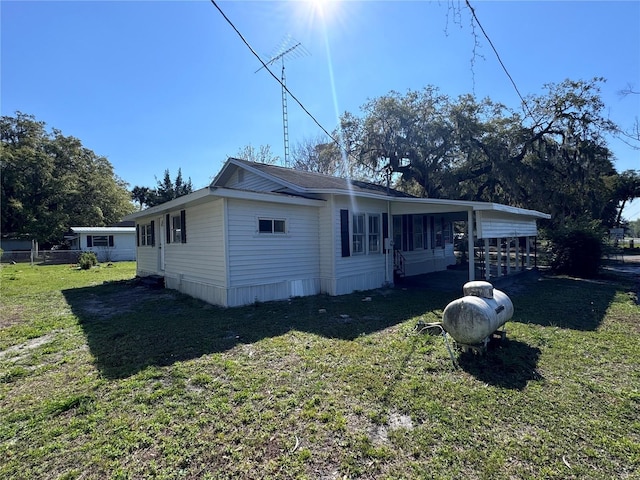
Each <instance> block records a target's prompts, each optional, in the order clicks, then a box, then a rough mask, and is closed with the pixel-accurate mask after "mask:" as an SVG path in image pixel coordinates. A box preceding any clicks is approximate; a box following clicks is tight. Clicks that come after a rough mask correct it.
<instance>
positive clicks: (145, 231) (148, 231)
mask: <svg viewBox="0 0 640 480" xmlns="http://www.w3.org/2000/svg"><path fill="white" fill-rule="evenodd" d="M140 245H146V246H152V245H153V229H152V228H151V224H150V223H148V224H146V225H142V226H141V227H140Z"/></svg>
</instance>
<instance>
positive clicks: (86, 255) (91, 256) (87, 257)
mask: <svg viewBox="0 0 640 480" xmlns="http://www.w3.org/2000/svg"><path fill="white" fill-rule="evenodd" d="M97 264H98V257H97V256H96V254H95V253H94V252H82V253H81V254H80V257H78V265H80V268H81V269H83V270H89V269H90V268H91V267H95V266H96V265H97Z"/></svg>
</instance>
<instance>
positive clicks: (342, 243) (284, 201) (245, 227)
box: [127, 158, 549, 306]
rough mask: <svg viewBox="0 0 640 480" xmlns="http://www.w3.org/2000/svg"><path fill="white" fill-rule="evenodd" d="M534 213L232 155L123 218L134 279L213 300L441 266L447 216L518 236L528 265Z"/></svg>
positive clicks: (366, 284)
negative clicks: (196, 184)
mask: <svg viewBox="0 0 640 480" xmlns="http://www.w3.org/2000/svg"><path fill="white" fill-rule="evenodd" d="M542 218H549V215H547V214H544V213H540V212H537V211H533V210H525V209H521V208H515V207H509V206H507V205H500V204H495V203H485V202H470V201H455V200H442V199H429V198H416V197H413V196H410V195H407V194H405V193H402V192H399V191H396V190H393V189H387V188H385V187H382V186H379V185H374V184H370V183H366V182H359V181H353V180H347V179H343V178H336V177H331V176H328V175H323V174H318V173H310V172H303V171H299V170H292V169H289V168H283V167H278V166H274V165H265V164H260V163H253V162H248V161H245V160H239V159H235V158H230V159H228V160H227V162H226V163H225V164H224V166H223V167H222V170H221V171H220V172H219V173H218V175H217V176H216V178H215V179H214V180H213V182H212V183H211V185H209V186H208V187H205V188H203V189H200V190H197V191H195V192H193V193H191V194H189V195H185V196H183V197H180V198H177V199H174V200H171V201H169V202H166V203H164V204H161V205H157V206H154V207H151V208H148V209H146V210H144V211H141V212H136V213H134V214H131V215H129V216H128V217H127V219H128V220H135V222H136V228H135V229H136V232H137V234H136V238H137V262H138V263H137V274H138V275H139V276H150V275H160V276H162V277H164V279H165V284H166V286H167V287H168V288H173V289H176V290H179V291H181V292H184V293H186V294H188V295H191V296H193V297H197V298H201V299H203V300H205V301H207V302H209V303H212V304H216V305H221V306H238V305H245V304H250V303H253V302H255V301H269V300H279V299H286V298H289V297H294V296H306V295H315V294H319V293H326V294H329V295H342V294H347V293H351V292H354V291H357V290H369V289H374V288H378V287H381V286H383V285H389V284H393V283H394V282H395V281H396V280H397V279H398V278H399V277H401V276H413V275H420V274H424V273H429V272H434V271H438V270H444V269H446V268H447V266H449V265H453V264H455V263H456V257H455V255H454V248H453V241H454V235H453V222H457V221H463V222H466V225H467V231H468V235H469V237H471V238H474V239H485V244H486V246H487V247H489V242H490V241H491V240H490V239H493V241H494V243H495V244H496V245H501V244H504V243H505V242H500V239H509V242H506V244H511V243H514V244H517V245H520V244H526V246H527V251H526V253H525V254H523V256H522V257H521V259H522V260H524V258H526V262H528V259H529V255H528V254H529V239H530V238H532V237H535V236H536V235H537V226H536V220H537V219H542ZM515 239H520V240H521V241H517V242H515V241H513V240H515ZM512 241H513V242H512ZM519 251H520V250H519ZM469 258H471V259H472V260H473V258H474V256H473V251H471V254H470V255H469ZM488 258H489V256H488V255H487V267H489V264H488ZM508 258H512V255H511V252H509V257H508ZM517 259H518V254H516V261H518V260H517ZM499 261H500V260H498V262H499ZM522 263H524V261H523V262H522ZM510 264H511V260H510V261H509V262H508V263H507V265H510ZM499 266H500V265H498V267H499ZM489 270H490V269H489V268H487V269H486V271H487V275H489V273H488V272H489ZM507 270H508V267H507ZM474 275H475V265H474V263H473V261H471V262H470V266H469V278H470V279H473V278H474Z"/></svg>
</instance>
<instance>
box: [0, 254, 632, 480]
mask: <svg viewBox="0 0 640 480" xmlns="http://www.w3.org/2000/svg"><path fill="white" fill-rule="evenodd" d="M134 272H135V266H134V264H132V263H116V264H114V266H113V267H99V268H94V269H91V270H88V271H83V270H77V269H74V268H70V267H68V266H40V267H30V266H25V265H12V266H3V267H2V269H1V270H0V281H1V284H0V294H1V303H2V305H1V314H0V478H15V479H21V478H25V479H27V478H29V479H30V478H44V479H76V478H77V479H80V478H82V479H86V478H96V479H98V478H100V479H103V478H114V479H121V478H122V479H125V478H131V479H134V478H136V479H137V478H166V479H175V478H211V479H213V478H216V479H217V478H256V479H257V478H309V479H316V478H327V479H330V478H331V479H333V478H367V479H374V478H375V479H378V478H388V479H399V478H451V479H458V478H470V479H483V478H487V479H494V478H498V479H500V478H504V479H519V478H530V479H540V478H556V479H566V478H575V479H584V478H593V479H611V478H640V475H639V473H638V471H640V346H639V345H640V307H639V306H638V305H636V303H635V301H634V295H635V292H636V288H637V285H633V284H631V283H628V281H627V280H624V279H620V278H602V279H599V280H597V281H581V280H576V279H570V278H560V277H542V278H541V279H539V280H537V279H532V280H530V281H528V282H527V283H525V284H522V283H520V284H516V285H514V286H513V287H510V288H505V291H507V293H509V295H510V296H511V299H512V300H513V303H514V306H515V314H514V318H513V319H512V321H510V322H508V323H507V332H508V333H507V340H506V341H505V342H504V343H502V344H500V345H494V346H492V347H491V348H490V350H489V352H488V354H487V355H486V356H484V357H474V356H473V355H462V354H458V353H457V354H456V357H457V360H458V362H459V365H460V368H458V369H454V368H453V366H452V363H451V360H450V358H449V354H448V352H447V349H446V346H445V343H444V342H443V339H442V337H439V336H429V335H424V334H416V332H415V329H414V327H415V325H416V323H417V322H418V321H419V320H424V321H427V322H431V321H438V320H440V318H441V314H442V310H443V309H444V307H445V306H446V305H447V303H448V302H449V301H451V300H452V299H454V298H456V297H458V296H459V293H458V292H451V293H447V292H437V291H424V290H415V289H407V290H402V289H394V290H386V291H373V292H366V293H362V294H354V295H348V296H342V297H326V296H317V297H310V298H303V299H300V298H298V299H292V300H291V301H289V302H274V303H262V304H256V305H252V306H248V307H243V308H237V309H220V308H217V307H212V306H210V305H207V304H205V303H202V302H200V301H197V300H194V299H191V298H189V297H185V296H183V295H180V294H178V293H176V292H173V291H170V290H149V289H146V288H144V287H141V286H139V285H138V284H137V283H136V282H135V280H134V279H133V276H134ZM364 297H371V301H362V300H363V298H364ZM342 315H349V317H348V318H343V317H342Z"/></svg>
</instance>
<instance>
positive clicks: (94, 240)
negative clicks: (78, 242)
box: [87, 235, 113, 248]
mask: <svg viewBox="0 0 640 480" xmlns="http://www.w3.org/2000/svg"><path fill="white" fill-rule="evenodd" d="M92 247H113V235H87V248H92Z"/></svg>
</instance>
